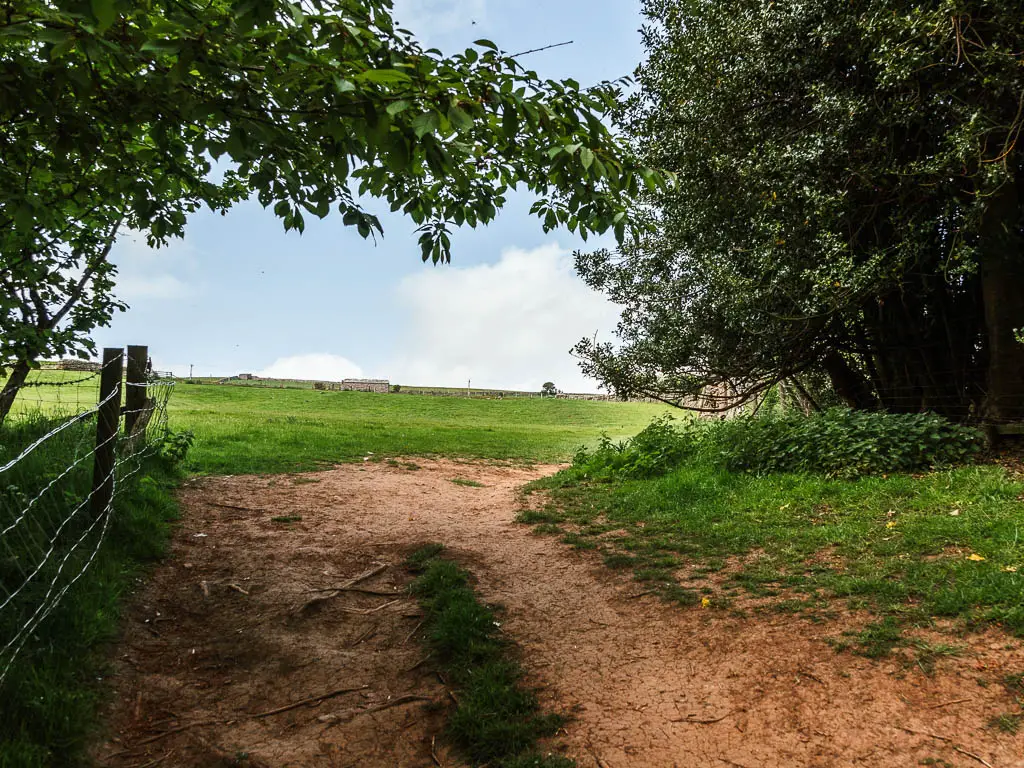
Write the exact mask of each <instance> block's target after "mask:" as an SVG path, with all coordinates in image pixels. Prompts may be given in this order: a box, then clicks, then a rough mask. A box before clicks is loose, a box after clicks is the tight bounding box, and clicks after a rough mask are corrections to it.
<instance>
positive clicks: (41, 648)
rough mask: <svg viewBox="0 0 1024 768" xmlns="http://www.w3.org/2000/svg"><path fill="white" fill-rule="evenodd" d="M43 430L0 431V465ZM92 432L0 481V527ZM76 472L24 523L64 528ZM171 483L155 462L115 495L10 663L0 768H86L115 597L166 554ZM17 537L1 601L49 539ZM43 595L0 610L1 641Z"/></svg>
mask: <svg viewBox="0 0 1024 768" xmlns="http://www.w3.org/2000/svg"><path fill="white" fill-rule="evenodd" d="M47 427H48V424H47V423H46V422H45V421H40V420H35V419H24V420H18V421H15V422H11V423H9V424H7V425H5V426H4V427H3V428H2V429H0V461H2V460H3V459H4V458H9V457H10V456H11V455H13V452H14V451H16V450H17V447H18V446H23V445H26V444H27V443H28V442H29V441H31V439H32V438H33V437H34V436H35V435H37V434H41V433H42V432H43V431H45V430H46V429H47ZM93 429H94V427H93V425H92V424H91V423H89V422H86V423H84V424H81V425H78V426H76V427H72V428H69V429H66V430H64V431H63V432H61V433H60V434H59V435H57V436H56V437H54V438H52V439H51V440H49V441H48V442H47V443H46V444H45V445H44V446H43V447H42V448H40V449H38V450H37V451H35V452H33V453H32V454H30V456H29V457H28V458H26V459H25V460H23V461H22V462H21V463H19V464H18V465H17V466H16V467H15V468H14V469H12V470H10V471H9V472H7V473H5V474H4V475H2V476H0V526H2V525H4V524H5V522H6V521H9V520H11V519H12V517H11V515H14V514H17V512H18V511H19V510H20V509H22V508H23V502H24V499H25V498H26V496H27V495H34V494H35V492H36V491H37V490H38V489H39V488H41V487H42V485H43V484H45V483H46V482H48V481H49V480H50V479H51V478H53V477H54V476H55V475H56V473H58V472H60V471H61V470H62V469H63V468H64V467H67V466H69V465H70V464H71V462H72V460H73V458H74V457H75V456H76V455H81V453H80V451H81V450H82V449H83V447H84V448H85V449H87V448H88V446H89V445H90V444H91V440H92V439H93V435H92V431H93ZM5 449H6V450H5ZM80 469H81V471H79V470H75V471H73V472H72V473H71V474H69V475H68V476H67V477H66V478H65V479H64V480H62V481H61V482H60V484H59V485H58V486H57V487H56V490H57V491H59V495H58V496H57V497H56V500H57V503H56V504H50V505H49V506H45V501H46V500H48V499H49V498H50V497H49V496H47V497H44V506H41V507H40V508H37V509H36V510H35V512H33V514H43V515H44V517H45V516H49V517H50V519H51V520H54V519H63V518H62V517H60V515H61V514H63V512H64V511H66V510H67V509H69V508H71V506H73V505H74V504H75V503H77V501H78V500H80V499H83V498H85V494H87V493H88V489H89V487H90V474H91V469H92V466H91V462H84V463H83V465H82V466H81V468H80ZM178 479H179V477H178V475H177V474H176V473H175V472H174V470H173V469H172V468H171V467H169V466H168V465H167V464H165V463H164V462H163V461H161V460H155V459H154V460H152V461H151V462H150V463H149V464H148V465H147V467H146V468H145V471H144V473H143V474H141V475H137V476H135V479H133V480H131V481H129V482H128V483H126V484H125V485H124V486H123V487H122V489H121V493H120V494H119V495H118V497H117V499H116V501H115V505H114V512H113V516H112V518H111V521H112V522H111V525H110V529H109V530H108V532H107V536H106V539H105V541H104V544H103V546H102V547H101V548H100V550H99V554H98V555H97V556H96V558H95V560H94V561H93V562H92V564H91V566H90V567H89V569H88V570H87V571H85V573H84V575H83V576H82V577H81V578H80V579H79V580H78V581H77V582H75V584H74V585H73V586H72V587H71V588H70V590H69V591H68V593H67V594H66V595H65V596H64V598H63V599H62V600H61V601H60V602H59V603H58V605H57V607H56V609H55V610H54V611H53V613H52V614H50V616H49V617H47V618H46V619H45V620H44V621H43V622H42V623H41V624H40V625H39V627H38V628H37V630H36V631H35V633H34V634H33V635H32V637H31V639H30V641H29V643H28V644H27V645H26V646H25V648H24V649H23V650H22V652H21V654H20V655H19V656H18V657H17V658H16V659H15V661H14V664H13V665H12V667H11V671H10V674H9V676H8V678H7V680H6V681H5V682H4V683H3V684H2V687H0V702H2V706H0V711H2V712H3V718H0V768H15V767H16V768H43V767H44V766H54V767H57V766H61V767H62V768H63V767H64V766H77V765H86V764H88V761H87V760H86V759H85V757H84V756H83V752H84V748H85V745H86V744H87V742H88V741H89V739H90V738H92V737H93V736H94V735H95V725H94V724H95V723H96V712H97V706H98V704H99V702H100V701H101V700H102V698H103V695H104V694H103V689H102V687H101V684H100V682H99V681H100V680H101V679H102V677H103V676H104V675H106V671H107V664H108V660H107V658H106V656H107V650H108V647H107V646H106V643H108V642H109V641H110V640H112V639H113V638H114V637H116V634H117V631H118V611H119V605H120V602H121V598H122V597H123V595H124V594H125V593H126V592H128V591H130V590H131V589H134V588H135V587H136V586H137V579H138V577H139V576H140V575H141V572H142V569H143V567H144V564H145V563H148V562H152V561H154V560H156V559H158V558H159V557H161V556H162V555H163V554H164V552H165V551H166V547H167V542H168V538H169V535H170V527H171V521H172V520H173V519H174V518H175V517H176V508H175V504H174V501H173V498H172V496H171V489H172V488H173V487H174V486H175V485H176V484H177V481H178ZM85 524H86V521H85V520H82V521H79V520H77V519H76V520H74V521H72V522H70V523H69V524H68V527H67V528H66V529H65V531H64V532H63V533H62V534H61V538H60V540H59V541H61V542H63V541H65V540H67V541H74V540H75V539H76V538H77V536H78V531H79V530H83V529H84V527H85ZM19 530H20V529H19ZM23 533H24V534H25V535H24V536H21V537H17V536H8V537H7V538H6V539H5V540H0V544H2V546H0V594H4V595H6V594H9V591H10V589H11V587H12V585H14V584H20V583H21V579H22V572H21V569H20V568H19V567H17V565H16V563H17V561H18V560H16V558H17V559H21V558H22V557H26V556H30V557H32V558H38V556H39V552H40V551H41V550H39V548H38V547H39V544H40V540H37V541H35V542H32V541H30V539H31V538H32V537H33V535H37V536H41V537H43V538H46V537H48V536H49V535H50V532H49V530H48V529H44V528H42V527H38V526H34V527H33V528H32V529H25V530H24V531H23ZM89 541H92V539H90V540H89ZM62 553H63V550H62V551H61V552H58V557H60V555H61V554H62ZM67 556H68V557H69V558H70V559H69V560H68V565H67V567H66V572H67V573H76V572H77V571H78V569H79V568H80V566H81V565H82V563H83V561H84V557H85V554H84V553H81V554H80V553H74V554H72V553H71V552H70V551H68V552H67ZM32 562H35V559H33V560H32ZM44 573H45V572H44ZM54 575H55V574H54ZM36 581H39V580H38V579H37V580H36ZM46 583H49V582H48V581H47V582H46ZM62 583H64V582H62ZM44 587H45V584H42V585H38V586H37V585H34V584H33V585H32V586H30V587H29V589H27V590H26V591H25V592H22V593H21V594H20V595H19V597H18V599H17V601H16V602H15V603H12V604H11V605H9V606H8V607H7V608H6V610H5V611H4V612H3V614H2V615H0V629H2V632H0V636H3V637H5V638H7V637H11V636H12V634H11V632H12V630H13V629H14V628H15V627H18V626H21V624H22V622H23V620H24V619H25V618H26V617H27V616H29V615H31V613H32V611H33V610H34V609H35V606H36V605H38V604H39V603H38V601H39V600H40V599H41V598H42V596H43V595H42V594H41V592H42V591H45V590H44ZM33 590H35V592H34V593H33Z"/></svg>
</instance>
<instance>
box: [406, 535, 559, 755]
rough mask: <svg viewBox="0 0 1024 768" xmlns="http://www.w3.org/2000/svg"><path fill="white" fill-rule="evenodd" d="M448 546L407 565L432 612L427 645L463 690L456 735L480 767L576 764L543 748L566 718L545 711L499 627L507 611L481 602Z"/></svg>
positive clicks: (452, 725)
mask: <svg viewBox="0 0 1024 768" xmlns="http://www.w3.org/2000/svg"><path fill="white" fill-rule="evenodd" d="M443 549H444V547H443V546H442V545H440V544H429V545H427V546H425V547H423V548H422V549H420V550H418V551H416V552H414V553H413V554H412V555H411V556H410V557H409V560H408V562H407V563H406V565H407V567H409V569H410V570H411V571H413V572H414V573H416V574H418V576H417V578H416V580H415V581H414V582H413V583H412V585H411V586H410V590H411V591H412V593H413V594H414V595H415V596H416V597H417V598H419V601H420V605H421V606H422V607H423V610H424V612H425V613H426V617H425V618H424V620H423V630H424V633H425V635H426V641H427V644H428V646H429V647H430V649H431V651H432V652H433V653H434V654H436V656H437V659H438V661H439V662H440V663H441V665H442V667H443V668H444V670H445V678H444V679H445V681H446V683H447V684H449V685H451V686H452V687H453V688H454V689H455V690H456V691H457V692H458V696H457V697H456V706H455V709H454V711H452V713H451V714H450V715H449V717H448V725H447V729H446V731H447V735H448V738H449V739H451V741H452V743H453V744H454V745H455V746H456V747H457V748H458V749H459V750H460V751H461V752H462V754H463V756H464V757H465V758H466V759H467V760H468V762H469V764H470V765H473V766H493V768H528V767H529V768H572V767H573V766H575V765H576V763H575V761H573V760H570V759H568V758H565V757H562V756H561V755H555V754H542V753H541V752H539V751H538V740H540V739H543V738H545V737H550V736H554V735H555V734H556V733H557V732H558V729H559V728H560V727H561V726H562V725H563V724H564V723H565V718H564V717H562V716H560V715H558V714H555V713H545V712H542V711H541V709H540V705H539V704H538V702H537V696H536V695H535V693H534V692H533V691H532V690H530V689H528V688H527V687H526V686H525V685H524V684H523V677H524V672H523V668H522V666H521V665H520V663H519V661H518V660H517V658H516V649H515V648H514V647H513V646H512V644H511V643H510V642H509V640H508V639H507V638H505V637H504V636H503V635H502V634H501V633H500V632H499V631H498V622H497V621H496V619H497V617H498V613H497V610H500V609H497V610H496V609H495V608H494V607H492V606H488V605H484V604H483V603H481V602H479V601H478V600H477V598H476V594H475V593H474V591H473V587H472V584H471V576H470V574H469V573H468V572H467V571H466V570H465V569H463V568H461V567H460V566H459V565H457V564H456V563H455V562H453V561H452V560H449V559H447V558H445V557H444V556H443Z"/></svg>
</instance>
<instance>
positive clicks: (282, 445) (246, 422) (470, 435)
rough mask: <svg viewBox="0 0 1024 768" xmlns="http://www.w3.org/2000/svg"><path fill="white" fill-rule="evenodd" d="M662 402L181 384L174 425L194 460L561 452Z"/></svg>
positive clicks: (547, 455) (275, 464)
mask: <svg viewBox="0 0 1024 768" xmlns="http://www.w3.org/2000/svg"><path fill="white" fill-rule="evenodd" d="M664 410H665V409H664V407H662V406H657V405H652V404H650V403H603V402H589V401H578V400H555V399H540V398H538V399H507V400H480V399H472V398H466V399H462V398H449V397H444V398H432V397H408V396H403V395H400V394H396V395H390V394H389V395H381V394H367V393H362V392H315V391H312V390H301V389H258V388H251V389H250V388H247V387H229V386H207V385H198V384H193V385H189V384H180V385H179V386H178V387H176V389H175V392H174V396H173V397H172V399H171V407H170V411H171V426H172V427H173V428H174V429H179V430H180V429H190V430H192V431H193V432H195V434H196V444H195V447H194V448H193V450H192V453H191V454H190V469H192V470H193V471H198V472H209V473H230V474H240V473H251V472H284V471H296V470H303V469H312V468H314V467H316V466H317V465H318V464H322V463H324V462H326V463H334V462H342V461H353V460H359V459H362V458H363V457H364V456H366V455H367V454H368V453H371V452H372V453H373V454H374V455H375V456H403V455H404V456H416V455H431V454H436V455H443V456H449V457H474V458H487V459H512V460H519V461H564V460H566V459H568V458H570V457H571V455H572V453H573V451H574V450H575V448H577V447H578V446H579V445H581V444H584V443H588V444H589V443H593V442H595V441H596V440H597V439H598V438H599V437H600V435H601V433H602V432H607V433H608V434H609V435H611V436H613V437H620V436H625V435H632V434H635V433H636V432H638V431H639V430H641V429H642V428H643V427H644V426H645V425H646V424H647V423H648V422H649V421H650V420H651V419H652V418H653V417H654V416H655V415H657V414H660V413H663V412H664Z"/></svg>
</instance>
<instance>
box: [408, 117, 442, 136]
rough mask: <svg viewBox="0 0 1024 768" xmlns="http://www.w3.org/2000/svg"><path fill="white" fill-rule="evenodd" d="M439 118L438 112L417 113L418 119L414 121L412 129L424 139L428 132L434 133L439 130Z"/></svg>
mask: <svg viewBox="0 0 1024 768" xmlns="http://www.w3.org/2000/svg"><path fill="white" fill-rule="evenodd" d="M437 127H438V118H437V113H436V112H424V113H423V114H421V115H417V116H416V119H415V120H413V121H412V130H413V133H415V134H416V138H417V139H422V138H423V137H424V136H426V135H427V134H428V133H433V132H434V131H436V130H437Z"/></svg>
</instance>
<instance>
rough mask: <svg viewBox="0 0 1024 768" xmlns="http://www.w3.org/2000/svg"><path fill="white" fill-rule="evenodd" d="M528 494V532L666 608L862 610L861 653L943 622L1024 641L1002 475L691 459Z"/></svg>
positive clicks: (824, 613) (560, 478)
mask: <svg viewBox="0 0 1024 768" xmlns="http://www.w3.org/2000/svg"><path fill="white" fill-rule="evenodd" d="M532 488H533V489H535V490H546V491H547V492H548V497H547V502H546V504H545V505H543V506H542V507H541V508H539V509H534V510H532V511H528V512H525V513H524V514H523V515H522V517H521V519H522V520H523V521H524V522H528V523H532V524H535V525H536V526H537V529H536V530H537V531H538V532H540V533H547V534H555V535H560V536H561V537H562V540H563V541H565V542H566V543H567V544H570V545H572V546H575V547H578V548H584V549H593V550H596V551H598V552H600V554H601V555H602V556H603V558H604V560H605V562H606V563H607V565H608V566H609V567H612V568H622V569H631V570H632V571H633V574H634V576H635V578H636V579H638V580H640V581H642V582H644V583H646V584H647V585H648V587H647V588H649V589H651V590H653V591H655V592H658V593H660V594H661V595H662V596H664V597H665V598H667V599H672V600H676V601H679V602H681V603H684V604H697V603H702V604H703V605H704V606H705V607H709V608H715V607H718V608H722V609H728V610H743V611H751V610H757V611H761V610H765V611H785V612H790V613H797V614H802V615H804V616H807V617H809V618H815V619H821V618H826V617H828V616H829V615H830V613H831V612H833V611H834V610H836V609H837V608H843V607H845V608H847V609H849V610H854V611H857V610H867V611H869V612H871V613H872V614H874V619H873V620H872V623H871V624H869V625H868V626H866V627H865V628H864V630H863V631H862V632H860V633H857V634H855V635H853V636H851V637H850V638H847V639H846V640H844V641H843V643H845V644H848V645H850V646H851V647H853V648H856V649H860V650H861V651H863V652H865V653H868V654H871V655H879V654H880V653H881V652H884V651H886V650H887V649H892V648H894V647H898V646H901V645H904V646H905V645H907V644H908V643H909V642H910V640H909V639H908V638H907V637H905V636H904V631H905V630H906V629H908V628H912V627H915V626H917V627H923V626H930V625H933V624H934V623H935V620H936V619H940V618H945V619H951V620H954V621H955V622H958V623H959V624H960V625H961V626H962V627H963V628H969V627H972V626H979V625H984V624H990V623H995V624H998V625H1001V626H1003V627H1004V628H1005V629H1006V630H1008V631H1009V632H1011V633H1013V634H1016V635H1018V636H1024V537H1022V535H1021V533H1022V532H1021V528H1022V526H1024V517H1022V514H1021V513H1022V512H1024V505H1022V503H1021V499H1024V483H1022V482H1021V481H1020V478H1019V477H1016V476H1013V475H1011V474H1009V473H1008V471H1007V470H1005V469H1002V468H999V467H994V466H965V467H960V468H957V469H951V470H946V471H936V472H930V473H925V474H918V475H906V474H902V475H880V476H865V477H861V478H859V479H852V480H844V479H836V478H831V479H830V478H826V477H823V476H820V475H811V474H767V475H763V476H755V475H751V474H746V473H738V472H729V471H726V470H724V469H722V468H721V467H719V466H716V465H714V464H712V463H709V462H706V461H702V460H700V459H694V460H690V461H688V462H686V463H684V464H683V465H682V466H680V467H678V468H677V469H675V470H673V471H670V472H668V473H667V474H665V475H663V476H661V477H656V478H650V479H638V480H628V479H626V480H620V479H613V480H610V481H605V482H599V481H595V480H593V479H588V478H586V477H584V476H581V474H580V473H579V472H573V471H569V472H565V473H562V474H561V475H556V476H555V477H552V478H547V479H545V480H541V481H538V482H537V483H534V484H533V486H532ZM741 598H742V599H741ZM932 650H935V649H932ZM940 650H941V649H940ZM947 650H948V649H947Z"/></svg>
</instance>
